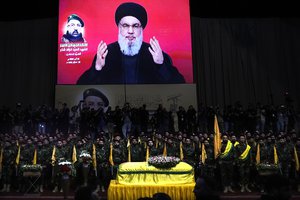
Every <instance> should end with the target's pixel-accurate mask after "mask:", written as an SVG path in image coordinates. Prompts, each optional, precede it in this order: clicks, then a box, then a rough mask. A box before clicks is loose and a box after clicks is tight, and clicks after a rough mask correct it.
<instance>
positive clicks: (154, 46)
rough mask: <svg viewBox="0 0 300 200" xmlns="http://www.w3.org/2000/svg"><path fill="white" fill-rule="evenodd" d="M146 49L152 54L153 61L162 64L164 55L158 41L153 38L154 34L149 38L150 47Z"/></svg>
mask: <svg viewBox="0 0 300 200" xmlns="http://www.w3.org/2000/svg"><path fill="white" fill-rule="evenodd" d="M148 49H149V51H150V53H151V55H152V58H153V61H154V62H155V63H156V64H163V62H164V56H163V53H162V50H161V48H160V45H159V42H158V40H157V39H156V38H155V36H153V37H152V38H150V47H149V48H148Z"/></svg>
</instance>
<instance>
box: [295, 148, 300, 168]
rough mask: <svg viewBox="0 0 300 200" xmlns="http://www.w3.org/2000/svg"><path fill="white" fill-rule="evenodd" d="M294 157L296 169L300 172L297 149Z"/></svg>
mask: <svg viewBox="0 0 300 200" xmlns="http://www.w3.org/2000/svg"><path fill="white" fill-rule="evenodd" d="M294 156H295V168H296V171H299V169H300V165H299V158H298V154H297V150H296V147H294Z"/></svg>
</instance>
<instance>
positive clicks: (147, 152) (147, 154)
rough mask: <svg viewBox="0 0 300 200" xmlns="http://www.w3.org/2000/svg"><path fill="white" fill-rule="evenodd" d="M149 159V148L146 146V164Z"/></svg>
mask: <svg viewBox="0 0 300 200" xmlns="http://www.w3.org/2000/svg"><path fill="white" fill-rule="evenodd" d="M148 159H149V147H148V146H147V150H146V162H148Z"/></svg>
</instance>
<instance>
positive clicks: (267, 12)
mask: <svg viewBox="0 0 300 200" xmlns="http://www.w3.org/2000/svg"><path fill="white" fill-rule="evenodd" d="M83 2H84V1H83ZM83 6H84V3H83ZM190 6H191V16H193V17H296V16H297V14H298V13H299V11H298V10H299V7H298V6H297V5H296V1H292V0H284V1H283V0H279V1H278V0H277V1H276V0H190ZM0 10H1V12H0V20H2V21H12V20H22V19H37V18H48V17H57V16H58V0H39V1H36V0H28V1H16V0H13V1H11V0H9V1H5V3H4V2H3V3H2V5H1V7H0Z"/></svg>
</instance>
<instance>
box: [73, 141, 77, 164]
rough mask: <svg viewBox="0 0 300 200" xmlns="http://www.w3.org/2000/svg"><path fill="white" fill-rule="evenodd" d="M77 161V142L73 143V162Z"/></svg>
mask: <svg viewBox="0 0 300 200" xmlns="http://www.w3.org/2000/svg"><path fill="white" fill-rule="evenodd" d="M76 162H77V152H76V147H75V144H74V145H73V153H72V163H73V164H74V163H76Z"/></svg>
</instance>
